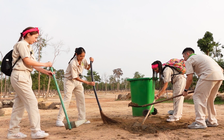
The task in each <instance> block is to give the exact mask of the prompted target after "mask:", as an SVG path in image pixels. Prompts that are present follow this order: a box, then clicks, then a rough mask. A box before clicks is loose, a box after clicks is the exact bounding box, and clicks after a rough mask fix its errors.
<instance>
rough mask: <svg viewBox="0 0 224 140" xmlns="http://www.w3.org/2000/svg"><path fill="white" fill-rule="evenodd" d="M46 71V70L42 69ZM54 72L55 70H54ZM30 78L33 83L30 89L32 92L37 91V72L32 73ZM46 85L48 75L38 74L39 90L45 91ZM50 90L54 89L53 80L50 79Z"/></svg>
mask: <svg viewBox="0 0 224 140" xmlns="http://www.w3.org/2000/svg"><path fill="white" fill-rule="evenodd" d="M44 69H46V68H44ZM54 71H55V69H54ZM31 77H32V81H33V85H32V89H33V90H37V89H38V71H36V70H35V71H33V72H32V73H31ZM47 85H48V75H46V74H43V73H41V74H40V89H41V90H44V91H45V90H47ZM50 89H56V86H55V83H54V80H53V78H52V79H51V83H50Z"/></svg>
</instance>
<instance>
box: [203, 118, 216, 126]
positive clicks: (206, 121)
mask: <svg viewBox="0 0 224 140" xmlns="http://www.w3.org/2000/svg"><path fill="white" fill-rule="evenodd" d="M205 123H206V125H207V126H208V127H216V126H218V125H219V124H218V123H214V124H211V123H210V122H209V120H208V119H206V120H205Z"/></svg>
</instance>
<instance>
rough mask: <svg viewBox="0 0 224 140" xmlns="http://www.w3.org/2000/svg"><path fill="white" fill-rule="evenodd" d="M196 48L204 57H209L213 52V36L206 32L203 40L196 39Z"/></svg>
mask: <svg viewBox="0 0 224 140" xmlns="http://www.w3.org/2000/svg"><path fill="white" fill-rule="evenodd" d="M197 44H198V47H199V48H200V50H201V51H202V52H204V53H205V54H206V55H209V53H211V52H212V51H213V48H214V46H215V45H217V44H216V42H214V39H213V34H212V33H210V32H209V31H207V32H206V33H205V35H204V37H203V38H201V39H198V41H197Z"/></svg>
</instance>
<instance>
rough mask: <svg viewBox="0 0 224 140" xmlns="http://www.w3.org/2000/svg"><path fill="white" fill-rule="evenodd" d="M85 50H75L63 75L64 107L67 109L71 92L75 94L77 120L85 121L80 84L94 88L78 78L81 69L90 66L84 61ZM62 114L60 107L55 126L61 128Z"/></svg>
mask: <svg viewBox="0 0 224 140" xmlns="http://www.w3.org/2000/svg"><path fill="white" fill-rule="evenodd" d="M85 54H86V52H85V50H84V48H82V47H79V48H76V49H75V54H74V56H73V57H72V58H71V60H70V61H69V62H68V67H67V69H66V73H65V75H64V77H65V81H64V94H65V95H64V99H63V102H64V106H65V108H66V109H67V108H68V107H69V104H70V101H71V98H72V92H73V91H74V92H75V97H76V104H77V109H78V120H85V119H86V110H85V96H84V89H83V86H82V83H85V84H87V85H91V86H95V82H89V81H85V80H82V79H81V78H80V76H81V74H82V72H83V69H87V70H89V69H90V64H88V63H87V61H86V59H85ZM93 60H94V59H93V58H92V57H90V61H92V62H93ZM64 117H65V115H64V112H63V108H62V106H60V110H59V113H58V117H57V121H56V126H58V127H63V126H64V123H63V120H64ZM85 123H90V121H86V122H85Z"/></svg>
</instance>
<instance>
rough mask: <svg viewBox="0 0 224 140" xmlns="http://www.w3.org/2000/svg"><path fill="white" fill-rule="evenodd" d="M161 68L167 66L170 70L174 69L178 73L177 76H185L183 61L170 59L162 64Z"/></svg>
mask: <svg viewBox="0 0 224 140" xmlns="http://www.w3.org/2000/svg"><path fill="white" fill-rule="evenodd" d="M163 66H165V67H166V66H168V67H170V68H173V69H175V70H176V71H178V72H179V74H185V73H186V68H185V62H184V60H183V59H176V58H173V59H170V60H169V61H168V62H166V63H164V64H163Z"/></svg>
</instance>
